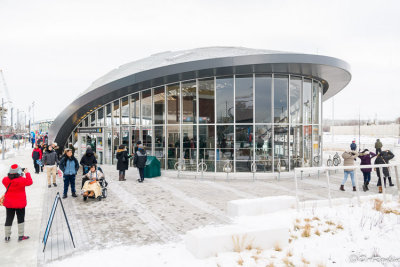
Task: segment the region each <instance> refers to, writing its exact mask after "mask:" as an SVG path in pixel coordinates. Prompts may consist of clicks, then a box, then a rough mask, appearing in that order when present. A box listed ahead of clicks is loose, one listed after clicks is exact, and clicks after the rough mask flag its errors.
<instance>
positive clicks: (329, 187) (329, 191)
mask: <svg viewBox="0 0 400 267" xmlns="http://www.w3.org/2000/svg"><path fill="white" fill-rule="evenodd" d="M326 182H327V183H328V198H329V207H330V208H332V197H331V183H330V181H329V171H326Z"/></svg>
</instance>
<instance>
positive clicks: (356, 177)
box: [353, 169, 361, 207]
mask: <svg viewBox="0 0 400 267" xmlns="http://www.w3.org/2000/svg"><path fill="white" fill-rule="evenodd" d="M357 170H358V169H354V170H353V171H354V178H355V180H356V190H357V191H356V195H357V201H358V206H359V207H361V200H360V188H359V187H358V185H359V183H358V175H357V173H358V172H357Z"/></svg>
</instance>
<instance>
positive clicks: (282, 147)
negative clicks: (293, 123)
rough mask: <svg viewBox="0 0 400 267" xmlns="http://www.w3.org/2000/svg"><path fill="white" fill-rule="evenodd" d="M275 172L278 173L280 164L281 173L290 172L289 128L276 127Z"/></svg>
mask: <svg viewBox="0 0 400 267" xmlns="http://www.w3.org/2000/svg"><path fill="white" fill-rule="evenodd" d="M274 157H275V158H274V170H275V172H277V171H278V164H279V162H280V165H281V166H280V167H281V169H280V170H281V171H288V170H289V157H288V127H286V126H285V127H282V126H275V127H274Z"/></svg>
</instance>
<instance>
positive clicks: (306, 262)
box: [301, 257, 310, 265]
mask: <svg viewBox="0 0 400 267" xmlns="http://www.w3.org/2000/svg"><path fill="white" fill-rule="evenodd" d="M301 262H302V263H304V265H308V264H310V262H309V261H308V260H307V259H306V258H304V257H301Z"/></svg>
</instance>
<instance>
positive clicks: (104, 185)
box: [82, 167, 108, 201]
mask: <svg viewBox="0 0 400 267" xmlns="http://www.w3.org/2000/svg"><path fill="white" fill-rule="evenodd" d="M97 170H98V171H100V172H101V173H103V174H104V172H103V170H102V169H101V168H100V167H97ZM98 182H99V184H100V187H101V196H98V197H97V200H98V201H101V199H102V198H106V197H107V186H108V183H107V181H106V179H105V177H103V178H100V180H98ZM84 183H85V181H84V180H83V179H82V187H83V185H84ZM88 198H93V199H94V198H95V197H94V196H92V197H89V196H83V201H86V200H87V199H88Z"/></svg>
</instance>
